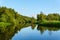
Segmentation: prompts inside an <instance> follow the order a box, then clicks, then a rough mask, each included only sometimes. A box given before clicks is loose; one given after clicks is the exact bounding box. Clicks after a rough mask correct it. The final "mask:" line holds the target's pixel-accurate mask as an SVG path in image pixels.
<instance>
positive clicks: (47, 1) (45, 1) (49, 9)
mask: <svg viewBox="0 0 60 40" xmlns="http://www.w3.org/2000/svg"><path fill="white" fill-rule="evenodd" d="M0 6H6V7H8V8H13V9H15V11H17V12H18V13H19V14H21V15H24V16H30V17H32V16H33V17H36V16H37V14H39V13H40V12H41V11H42V12H43V13H44V14H48V13H60V0H0Z"/></svg>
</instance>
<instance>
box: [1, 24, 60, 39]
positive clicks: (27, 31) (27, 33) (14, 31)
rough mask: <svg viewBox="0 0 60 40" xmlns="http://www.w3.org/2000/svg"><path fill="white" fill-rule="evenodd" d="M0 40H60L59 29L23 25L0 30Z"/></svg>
mask: <svg viewBox="0 0 60 40" xmlns="http://www.w3.org/2000/svg"><path fill="white" fill-rule="evenodd" d="M0 40H60V28H59V27H47V26H38V25H35V24H32V25H30V24H21V25H20V26H19V27H13V26H10V27H8V28H5V29H4V30H3V29H0Z"/></svg>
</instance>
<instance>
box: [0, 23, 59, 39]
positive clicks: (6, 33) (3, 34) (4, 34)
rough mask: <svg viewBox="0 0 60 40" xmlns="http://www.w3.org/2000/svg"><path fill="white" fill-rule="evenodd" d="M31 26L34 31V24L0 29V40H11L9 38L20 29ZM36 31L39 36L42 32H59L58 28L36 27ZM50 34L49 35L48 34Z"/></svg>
mask: <svg viewBox="0 0 60 40" xmlns="http://www.w3.org/2000/svg"><path fill="white" fill-rule="evenodd" d="M29 26H31V29H32V30H34V29H35V27H36V24H29V23H27V24H20V25H18V26H8V27H6V28H5V29H4V28H0V40H11V38H12V37H13V36H14V35H15V34H16V33H17V32H18V31H20V30H21V29H23V28H26V27H29ZM36 29H37V30H38V31H40V32H41V34H43V33H44V31H46V30H48V31H50V32H51V31H58V30H60V27H52V26H51V27H50V26H49V27H48V26H40V25H37V28H36ZM50 34H51V33H50Z"/></svg>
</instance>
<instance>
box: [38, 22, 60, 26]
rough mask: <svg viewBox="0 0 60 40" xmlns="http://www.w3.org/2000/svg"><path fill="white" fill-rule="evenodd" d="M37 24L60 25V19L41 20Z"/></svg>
mask: <svg viewBox="0 0 60 40" xmlns="http://www.w3.org/2000/svg"><path fill="white" fill-rule="evenodd" d="M39 25H43V26H60V21H42V22H41V23H39Z"/></svg>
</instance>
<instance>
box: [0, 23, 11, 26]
mask: <svg viewBox="0 0 60 40" xmlns="http://www.w3.org/2000/svg"><path fill="white" fill-rule="evenodd" d="M9 25H11V23H7V22H0V27H5V26H9Z"/></svg>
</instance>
